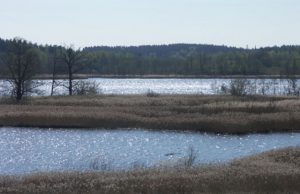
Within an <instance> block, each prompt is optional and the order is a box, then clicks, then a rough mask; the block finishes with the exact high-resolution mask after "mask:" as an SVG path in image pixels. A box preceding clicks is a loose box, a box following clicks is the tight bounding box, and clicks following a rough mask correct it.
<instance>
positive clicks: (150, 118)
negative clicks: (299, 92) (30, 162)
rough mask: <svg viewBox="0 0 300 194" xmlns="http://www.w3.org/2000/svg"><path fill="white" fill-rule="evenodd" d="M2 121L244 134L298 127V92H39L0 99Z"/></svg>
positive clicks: (44, 124)
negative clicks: (289, 94)
mask: <svg viewBox="0 0 300 194" xmlns="http://www.w3.org/2000/svg"><path fill="white" fill-rule="evenodd" d="M0 126H22V127H45V128H59V127H64V128H70V127H72V128H109V129H115V128H145V129H153V130H192V131H198V132H212V133H232V134H244V133H252V132H287V131H299V130H300V100H299V98H296V97H262V96H248V97H232V96H201V95H164V96H155V97H147V96H143V95H131V96H112V95H111V96H109V95H100V96H72V97H68V96H59V97H36V98H30V99H27V100H26V101H24V102H23V103H22V104H21V105H20V104H18V105H16V104H14V103H13V102H11V101H10V100H8V99H2V100H1V101H0Z"/></svg>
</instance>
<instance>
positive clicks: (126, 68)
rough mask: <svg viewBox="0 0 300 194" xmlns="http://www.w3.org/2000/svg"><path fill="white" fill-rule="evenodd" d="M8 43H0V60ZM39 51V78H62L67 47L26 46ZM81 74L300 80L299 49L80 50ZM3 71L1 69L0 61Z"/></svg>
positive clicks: (193, 46)
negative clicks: (289, 77)
mask: <svg viewBox="0 0 300 194" xmlns="http://www.w3.org/2000/svg"><path fill="white" fill-rule="evenodd" d="M11 41H12V40H4V39H0V57H1V56H3V55H5V54H7V53H9V52H10V45H11ZM29 44H30V46H32V47H33V48H35V49H36V50H37V51H38V55H39V58H40V65H39V68H38V73H39V74H52V72H53V64H54V62H53V61H54V60H56V62H55V64H56V73H57V74H66V73H67V68H66V67H65V64H64V63H60V62H59V56H60V53H61V52H63V50H65V49H66V48H64V47H62V46H55V45H37V44H32V43H29ZM80 53H81V54H82V58H83V60H81V62H80V63H81V64H80V68H79V69H78V72H76V73H80V74H98V75H149V74H152V75H216V76H217V75H291V74H293V75H295V74H297V75H300V46H282V47H266V48H258V49H243V48H235V47H227V46H215V45H202V44H171V45H153V46H130V47H107V46H95V47H86V48H83V49H81V50H80ZM0 69H1V71H2V70H3V69H5V64H4V63H3V62H1V60H0Z"/></svg>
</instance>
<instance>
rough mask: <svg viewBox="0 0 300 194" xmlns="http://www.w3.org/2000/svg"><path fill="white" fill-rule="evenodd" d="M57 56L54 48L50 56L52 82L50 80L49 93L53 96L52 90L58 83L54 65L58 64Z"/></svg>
mask: <svg viewBox="0 0 300 194" xmlns="http://www.w3.org/2000/svg"><path fill="white" fill-rule="evenodd" d="M58 61H59V58H58V54H57V49H56V48H55V50H54V53H53V55H52V56H50V62H49V63H50V64H52V82H51V93H50V95H51V96H53V95H54V90H55V88H56V87H57V86H58V85H59V83H58V82H57V80H56V74H57V71H56V66H57V64H58Z"/></svg>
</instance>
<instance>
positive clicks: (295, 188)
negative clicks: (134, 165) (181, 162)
mask: <svg viewBox="0 0 300 194" xmlns="http://www.w3.org/2000/svg"><path fill="white" fill-rule="evenodd" d="M299 182H300V148H299V147H298V148H288V149H284V150H279V151H270V152H267V153H263V154H260V155H257V156H253V157H249V158H244V159H241V160H237V161H234V162H232V163H230V164H227V165H221V166H205V167H194V168H188V169H186V168H178V169H173V168H172V169H146V170H135V171H129V172H90V173H48V174H47V173H45V174H33V175H27V176H24V177H1V178H0V193H111V194H114V193H131V194H134V193H149V194H150V193H164V194H168V193H170V194H176V193H180V194H181V193H299V192H300V184H299Z"/></svg>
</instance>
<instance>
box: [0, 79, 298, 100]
mask: <svg viewBox="0 0 300 194" xmlns="http://www.w3.org/2000/svg"><path fill="white" fill-rule="evenodd" d="M249 80H250V81H251V83H253V88H252V90H253V92H254V93H255V92H256V93H261V90H262V88H264V90H265V93H266V94H272V95H274V94H275V95H278V94H283V93H284V91H285V90H287V89H288V83H287V81H286V80H283V79H249ZM58 81H59V82H61V83H65V85H66V81H63V80H58ZM84 81H86V82H95V83H96V84H97V85H98V86H99V92H100V93H102V94H116V95H127V94H146V93H147V92H148V91H153V92H155V93H158V94H217V93H218V89H220V87H221V85H223V84H224V85H227V86H228V85H229V83H230V79H133V78H130V79H115V78H93V79H86V80H84ZM2 82H3V81H2ZM42 82H43V83H44V85H43V86H41V87H39V89H40V90H42V91H43V93H44V94H43V95H45V96H47V95H50V91H51V81H50V80H43V81H42ZM298 84H299V85H300V81H299V80H298ZM1 85H3V84H1ZM1 85H0V86H1ZM4 85H7V83H6V84H4ZM61 85H62V84H61ZM1 90H2V92H7V90H5V89H4V88H2V89H1V88H0V91H1ZM56 94H58V95H63V94H67V90H66V88H65V87H63V86H58V87H57V88H56Z"/></svg>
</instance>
